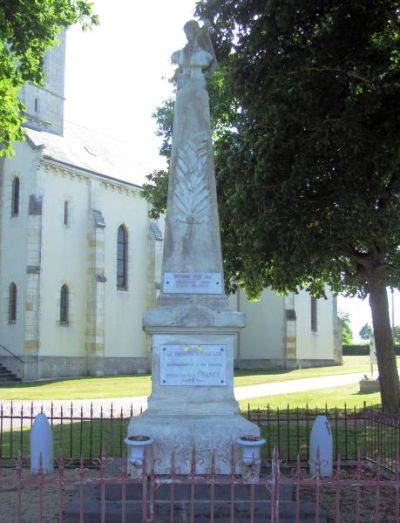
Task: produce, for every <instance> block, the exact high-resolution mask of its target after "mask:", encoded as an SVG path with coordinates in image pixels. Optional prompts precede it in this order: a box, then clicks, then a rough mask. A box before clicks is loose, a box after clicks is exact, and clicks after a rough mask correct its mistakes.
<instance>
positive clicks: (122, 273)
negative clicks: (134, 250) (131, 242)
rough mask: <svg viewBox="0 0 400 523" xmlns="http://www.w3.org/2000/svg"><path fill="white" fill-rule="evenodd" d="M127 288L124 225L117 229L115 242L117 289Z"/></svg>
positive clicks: (126, 252) (126, 237)
mask: <svg viewBox="0 0 400 523" xmlns="http://www.w3.org/2000/svg"><path fill="white" fill-rule="evenodd" d="M127 288H128V231H127V230H126V228H125V226H124V225H120V226H119V227H118V242H117V289H121V290H126V289H127Z"/></svg>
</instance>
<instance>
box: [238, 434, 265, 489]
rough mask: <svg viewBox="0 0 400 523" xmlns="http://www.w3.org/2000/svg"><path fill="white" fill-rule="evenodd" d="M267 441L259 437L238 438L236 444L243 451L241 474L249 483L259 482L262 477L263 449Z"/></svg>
mask: <svg viewBox="0 0 400 523" xmlns="http://www.w3.org/2000/svg"><path fill="white" fill-rule="evenodd" d="M264 443H265V439H263V438H260V437H258V436H252V435H246V436H242V437H241V438H238V439H237V440H236V444H237V445H238V446H239V448H240V449H241V454H242V460H241V472H242V477H243V479H245V480H247V481H252V480H257V479H258V478H259V476H260V466H261V447H262V446H263V445H264Z"/></svg>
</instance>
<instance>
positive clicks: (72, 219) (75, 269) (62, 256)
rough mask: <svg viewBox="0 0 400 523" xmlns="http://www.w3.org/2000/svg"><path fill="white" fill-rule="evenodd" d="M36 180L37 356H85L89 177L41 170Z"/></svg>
mask: <svg viewBox="0 0 400 523" xmlns="http://www.w3.org/2000/svg"><path fill="white" fill-rule="evenodd" d="M39 179H40V186H41V191H42V194H43V216H42V219H43V226H42V260H41V292H40V295H41V311H40V356H42V357H44V356H51V357H55V356H56V357H63V358H70V357H74V358H76V357H86V347H85V337H86V303H87V258H88V251H87V250H88V241H87V230H88V219H89V218H88V201H89V182H88V178H87V177H84V176H79V175H77V176H73V175H71V174H69V173H68V172H67V171H65V170H62V169H57V168H54V167H53V168H52V167H49V166H44V165H42V167H41V169H40V174H39ZM65 202H68V213H67V214H68V217H67V224H64V204H65ZM64 284H65V285H67V288H68V291H69V311H68V324H65V325H64V324H62V323H60V292H61V287H62V285H64Z"/></svg>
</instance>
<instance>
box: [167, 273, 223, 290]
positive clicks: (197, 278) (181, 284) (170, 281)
mask: <svg viewBox="0 0 400 523" xmlns="http://www.w3.org/2000/svg"><path fill="white" fill-rule="evenodd" d="M222 291H223V281H222V275H221V273H219V272H166V273H164V292H165V293H171V294H221V293H222Z"/></svg>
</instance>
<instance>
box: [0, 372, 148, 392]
mask: <svg viewBox="0 0 400 523" xmlns="http://www.w3.org/2000/svg"><path fill="white" fill-rule="evenodd" d="M147 376H151V374H149V373H146V374H123V375H118V376H104V377H101V378H99V377H98V376H78V377H75V378H74V377H69V378H55V379H48V380H47V379H46V380H40V381H22V382H11V383H2V384H0V389H25V388H26V389H29V388H40V387H44V386H46V385H54V384H57V383H65V384H68V383H70V382H76V381H82V380H85V381H93V380H97V381H99V382H101V381H107V380H118V379H119V378H121V379H126V378H132V379H135V378H145V377H147Z"/></svg>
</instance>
